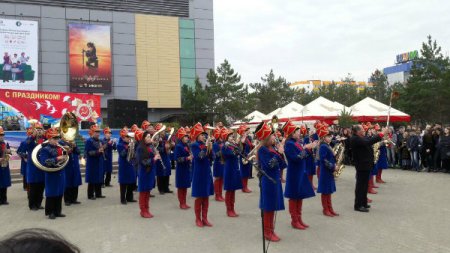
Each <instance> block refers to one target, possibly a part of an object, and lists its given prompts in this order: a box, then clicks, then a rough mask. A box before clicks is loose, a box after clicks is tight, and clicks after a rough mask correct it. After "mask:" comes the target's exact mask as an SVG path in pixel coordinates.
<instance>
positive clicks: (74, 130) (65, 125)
mask: <svg viewBox="0 0 450 253" xmlns="http://www.w3.org/2000/svg"><path fill="white" fill-rule="evenodd" d="M59 130H60V134H61V138H62V139H63V140H64V141H66V142H68V143H74V142H75V138H76V136H77V134H78V120H77V117H76V116H75V114H74V113H72V112H67V113H66V114H64V115H63V117H62V118H61V120H60V122H59ZM47 143H48V140H47V141H45V142H43V143H42V144H39V145H37V146H36V147H35V148H34V149H33V152H32V153H31V161H32V162H33V164H34V165H35V166H36V167H37V168H38V169H40V170H43V171H47V172H55V171H60V170H62V169H64V167H66V165H67V163H69V160H70V159H69V155H68V154H67V152H68V150H67V147H64V146H62V145H61V144H59V143H58V147H60V148H62V149H63V150H64V151H65V152H64V154H63V156H64V159H63V160H61V161H58V163H57V165H56V168H50V167H46V166H44V165H42V164H41V163H40V162H39V153H40V151H41V148H42V145H43V144H47Z"/></svg>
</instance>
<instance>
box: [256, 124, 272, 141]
mask: <svg viewBox="0 0 450 253" xmlns="http://www.w3.org/2000/svg"><path fill="white" fill-rule="evenodd" d="M271 134H272V128H271V127H270V126H269V125H267V123H266V122H261V123H260V124H259V125H258V126H257V127H256V130H255V136H256V139H258V140H260V141H263V140H265V139H267V138H268V137H269V136H270V135H271Z"/></svg>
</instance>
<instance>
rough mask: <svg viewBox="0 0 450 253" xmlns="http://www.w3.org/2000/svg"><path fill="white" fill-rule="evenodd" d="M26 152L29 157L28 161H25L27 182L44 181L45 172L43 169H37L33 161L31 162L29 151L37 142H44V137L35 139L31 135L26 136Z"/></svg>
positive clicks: (31, 150) (31, 151)
mask: <svg viewBox="0 0 450 253" xmlns="http://www.w3.org/2000/svg"><path fill="white" fill-rule="evenodd" d="M26 142H27V154H28V157H29V158H30V162H29V163H28V162H27V183H29V184H34V183H44V182H45V174H44V171H42V170H40V169H38V168H37V167H36V166H35V165H34V163H33V162H31V153H33V149H34V148H35V147H36V146H37V145H38V144H37V143H38V142H41V143H42V142H44V139H40V140H39V141H36V139H35V138H34V137H32V136H30V137H28V138H27V140H26Z"/></svg>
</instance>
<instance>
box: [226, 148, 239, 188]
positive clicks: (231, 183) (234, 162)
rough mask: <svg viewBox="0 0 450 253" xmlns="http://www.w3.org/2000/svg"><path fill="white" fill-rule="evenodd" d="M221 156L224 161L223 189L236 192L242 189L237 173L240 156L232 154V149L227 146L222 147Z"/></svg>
mask: <svg viewBox="0 0 450 253" xmlns="http://www.w3.org/2000/svg"><path fill="white" fill-rule="evenodd" d="M222 155H223V158H224V160H225V166H224V170H223V189H224V190H225V191H236V190H239V189H242V180H241V173H240V171H239V160H240V156H239V155H238V154H235V153H234V152H233V148H232V147H230V146H227V145H223V147H222Z"/></svg>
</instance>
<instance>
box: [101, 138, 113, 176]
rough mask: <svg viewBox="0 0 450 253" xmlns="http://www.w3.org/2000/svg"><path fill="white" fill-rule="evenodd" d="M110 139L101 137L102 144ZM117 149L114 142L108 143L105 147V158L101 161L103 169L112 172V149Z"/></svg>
mask: <svg viewBox="0 0 450 253" xmlns="http://www.w3.org/2000/svg"><path fill="white" fill-rule="evenodd" d="M109 141H111V139H106V138H103V140H102V144H103V145H106V144H107V143H108V142H109ZM116 149H117V145H116V143H108V144H107V145H106V149H105V156H106V160H105V161H104V162H103V171H104V172H108V173H112V169H113V150H116Z"/></svg>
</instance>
